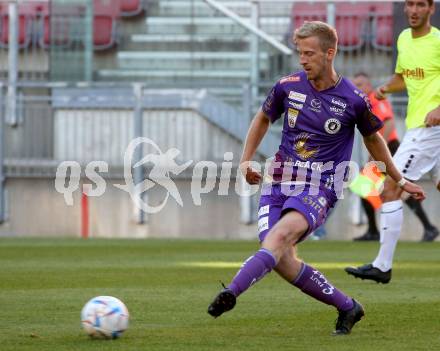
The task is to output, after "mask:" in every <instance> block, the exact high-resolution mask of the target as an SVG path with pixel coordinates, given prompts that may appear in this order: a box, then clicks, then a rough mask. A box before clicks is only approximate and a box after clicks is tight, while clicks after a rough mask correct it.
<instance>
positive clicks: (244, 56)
mask: <svg viewBox="0 0 440 351" xmlns="http://www.w3.org/2000/svg"><path fill="white" fill-rule="evenodd" d="M250 60H251V55H250V54H249V53H248V52H182V51H162V52H130V51H123V52H119V53H118V66H119V68H121V69H139V70H146V69H148V70H164V69H166V70H178V69H180V70H191V69H193V70H194V69H195V70H208V72H206V73H205V74H209V71H211V70H221V71H228V70H230V71H231V72H232V71H233V72H235V71H241V70H249V63H250ZM260 65H261V69H264V70H266V69H268V68H269V55H268V53H267V52H262V53H261V54H260Z"/></svg>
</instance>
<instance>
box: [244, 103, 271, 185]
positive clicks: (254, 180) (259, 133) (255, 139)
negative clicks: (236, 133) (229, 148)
mask: <svg viewBox="0 0 440 351" xmlns="http://www.w3.org/2000/svg"><path fill="white" fill-rule="evenodd" d="M269 126H270V119H269V117H268V116H266V114H265V113H264V112H263V111H262V109H261V108H260V110H258V112H257V113H256V115H255V117H254V119H253V120H252V122H251V125H250V127H249V131H248V133H247V136H246V141H245V143H244V149H243V155H242V156H241V160H240V170H241V172H242V174H243V175H244V176H245V177H246V181H247V182H248V183H249V184H258V183H259V182H260V180H261V174H260V173H258V172H256V171H255V170H253V169H252V168H251V167H250V165H249V161H251V160H252V158H253V157H254V155H255V152H256V151H257V148H258V146H259V145H260V143H261V140H263V137H264V135H265V134H266V132H267V130H268V129H269Z"/></svg>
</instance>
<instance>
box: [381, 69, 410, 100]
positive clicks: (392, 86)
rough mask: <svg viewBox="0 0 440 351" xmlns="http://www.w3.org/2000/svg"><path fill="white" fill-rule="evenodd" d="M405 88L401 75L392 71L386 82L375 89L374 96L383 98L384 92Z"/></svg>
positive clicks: (395, 91)
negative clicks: (392, 73)
mask: <svg viewBox="0 0 440 351" xmlns="http://www.w3.org/2000/svg"><path fill="white" fill-rule="evenodd" d="M405 89H406V84H405V80H404V79H403V76H402V75H401V74H399V73H394V75H393V76H392V77H391V79H390V80H389V81H388V82H387V83H385V84H384V85H381V86H380V87H379V88H377V89H376V98H377V99H379V100H383V99H385V94H390V93H397V92H399V91H403V90H405Z"/></svg>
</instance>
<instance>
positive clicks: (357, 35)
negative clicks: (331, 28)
mask: <svg viewBox="0 0 440 351" xmlns="http://www.w3.org/2000/svg"><path fill="white" fill-rule="evenodd" d="M369 14H370V5H369V4H367V3H360V4H353V3H336V24H335V27H336V31H337V32H338V39H339V40H338V42H339V46H338V47H339V48H340V49H341V50H355V49H358V48H360V47H362V46H363V44H364V43H365V34H366V30H367V25H368V19H369Z"/></svg>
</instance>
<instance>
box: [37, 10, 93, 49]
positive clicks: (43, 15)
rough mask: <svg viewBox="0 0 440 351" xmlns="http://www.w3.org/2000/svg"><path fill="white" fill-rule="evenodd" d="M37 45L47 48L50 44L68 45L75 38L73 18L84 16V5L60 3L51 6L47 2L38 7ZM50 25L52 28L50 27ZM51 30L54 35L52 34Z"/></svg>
mask: <svg viewBox="0 0 440 351" xmlns="http://www.w3.org/2000/svg"><path fill="white" fill-rule="evenodd" d="M39 14H40V15H39V41H38V42H39V45H40V46H41V47H43V48H48V47H49V46H50V45H57V46H68V45H70V44H71V43H72V42H73V41H75V40H78V38H75V31H76V29H75V26H74V21H75V18H78V17H79V16H84V14H85V8H84V6H78V5H69V4H62V5H59V6H53V5H52V7H51V5H50V4H49V3H46V4H44V5H41V6H40V7H39ZM51 25H52V28H51ZM52 31H53V33H55V34H54V36H52Z"/></svg>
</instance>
